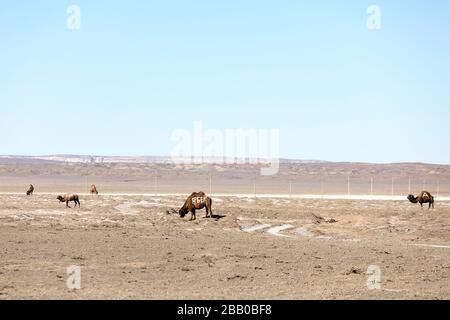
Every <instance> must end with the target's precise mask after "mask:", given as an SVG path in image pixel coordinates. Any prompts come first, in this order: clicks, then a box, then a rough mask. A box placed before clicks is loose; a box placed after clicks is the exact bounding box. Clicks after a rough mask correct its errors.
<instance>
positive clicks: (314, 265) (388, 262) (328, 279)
mask: <svg viewBox="0 0 450 320" xmlns="http://www.w3.org/2000/svg"><path fill="white" fill-rule="evenodd" d="M183 202H184V197H181V196H169V195H165V196H163V195H160V196H138V195H134V196H130V195H100V196H82V197H81V208H77V209H73V208H72V209H66V208H65V207H64V204H60V203H58V202H57V200H56V199H55V196H54V195H51V194H36V195H34V196H31V197H26V196H25V195H22V194H1V195H0V257H1V259H0V299H449V298H450V218H449V217H450V203H449V202H444V201H440V202H439V201H438V202H437V203H436V209H435V210H430V211H429V210H426V209H424V210H421V209H420V206H419V205H413V204H410V203H408V202H407V201H406V200H405V201H404V200H398V201H374V200H369V199H367V200H362V199H360V200H356V199H353V200H344V199H300V198H291V199H289V198H281V197H276V198H275V197H273V198H271V197H264V198H257V199H254V198H251V197H232V196H228V197H214V200H213V210H214V213H215V214H216V216H215V217H214V218H205V217H204V211H203V210H202V211H200V212H198V214H197V220H196V221H189V217H186V218H184V219H182V218H180V217H179V216H177V215H176V214H168V213H167V211H168V210H169V212H170V210H171V209H176V208H178V207H180V206H181V205H182V203H183ZM73 265H74V266H78V267H80V270H81V289H79V290H70V289H68V288H67V286H66V281H67V279H68V277H69V275H68V274H67V272H66V271H67V268H68V267H70V266H73ZM371 265H372V266H373V265H374V266H377V268H379V270H380V272H381V278H380V289H374V290H369V288H368V286H367V281H368V279H369V278H370V275H369V274H367V270H368V268H369V266H371Z"/></svg>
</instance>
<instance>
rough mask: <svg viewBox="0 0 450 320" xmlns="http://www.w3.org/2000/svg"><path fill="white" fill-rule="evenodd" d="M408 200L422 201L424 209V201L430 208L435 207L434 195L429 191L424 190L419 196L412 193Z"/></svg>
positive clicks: (421, 204)
mask: <svg viewBox="0 0 450 320" xmlns="http://www.w3.org/2000/svg"><path fill="white" fill-rule="evenodd" d="M408 200H409V201H410V202H412V203H420V206H421V207H422V209H423V204H424V203H428V209H430V208H431V207H432V208H433V209H434V197H433V196H432V195H431V193H429V192H428V191H422V192H421V193H420V194H419V195H418V196H417V197H415V196H414V195H412V194H410V195H408Z"/></svg>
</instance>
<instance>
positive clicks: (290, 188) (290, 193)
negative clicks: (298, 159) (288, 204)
mask: <svg viewBox="0 0 450 320" xmlns="http://www.w3.org/2000/svg"><path fill="white" fill-rule="evenodd" d="M291 197H292V181H291V180H289V199H290V198H291Z"/></svg>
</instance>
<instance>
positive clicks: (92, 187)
mask: <svg viewBox="0 0 450 320" xmlns="http://www.w3.org/2000/svg"><path fill="white" fill-rule="evenodd" d="M91 194H98V191H97V187H96V186H95V184H93V185H92V186H91Z"/></svg>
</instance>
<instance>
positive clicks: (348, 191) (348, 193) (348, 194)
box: [347, 176, 350, 198]
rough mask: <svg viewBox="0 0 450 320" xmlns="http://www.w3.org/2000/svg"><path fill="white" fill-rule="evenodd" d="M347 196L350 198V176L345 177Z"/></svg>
mask: <svg viewBox="0 0 450 320" xmlns="http://www.w3.org/2000/svg"><path fill="white" fill-rule="evenodd" d="M347 196H348V197H349V198H350V176H348V177H347Z"/></svg>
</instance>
